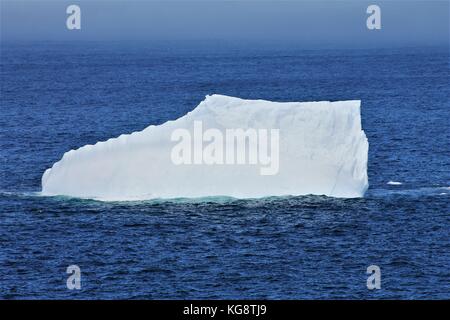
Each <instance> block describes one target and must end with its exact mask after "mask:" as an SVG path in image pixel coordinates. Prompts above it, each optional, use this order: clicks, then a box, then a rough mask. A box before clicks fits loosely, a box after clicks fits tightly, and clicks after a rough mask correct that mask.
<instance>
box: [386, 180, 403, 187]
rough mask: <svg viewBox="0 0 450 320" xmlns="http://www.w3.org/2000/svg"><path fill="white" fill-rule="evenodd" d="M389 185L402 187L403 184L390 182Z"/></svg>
mask: <svg viewBox="0 0 450 320" xmlns="http://www.w3.org/2000/svg"><path fill="white" fill-rule="evenodd" d="M387 184H389V185H391V186H400V185H402V184H403V183H401V182H398V181H389V182H388V183H387Z"/></svg>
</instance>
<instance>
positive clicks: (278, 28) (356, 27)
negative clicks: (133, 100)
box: [0, 0, 450, 47]
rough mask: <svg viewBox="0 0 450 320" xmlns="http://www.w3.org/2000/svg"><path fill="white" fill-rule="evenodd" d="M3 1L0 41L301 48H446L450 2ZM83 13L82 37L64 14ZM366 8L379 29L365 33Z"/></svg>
mask: <svg viewBox="0 0 450 320" xmlns="http://www.w3.org/2000/svg"><path fill="white" fill-rule="evenodd" d="M0 2H1V40H2V41H16V40H37V41H39V40H108V41H109V40H136V41H147V40H193V39H201V40H204V39H208V40H210V39H213V40H227V41H234V40H237V41H253V42H270V41H279V42H282V43H285V44H292V45H301V46H305V47H315V46H331V47H346V46H351V47H367V46H369V47H390V46H410V45H448V43H449V28H450V27H449V1H300V0H299V1H257V0H245V1H244V0H241V1H214V0H209V1H190V0H185V1H143V0H141V1H119V0H114V1H107V0H103V1H95V0H89V1H75V0H73V1H58V0H54V1H40V0H28V1H17V0H14V1H10V0H0ZM70 4H77V5H79V6H80V8H81V30H76V31H73V30H72V31H69V30H67V28H66V19H67V16H68V15H67V14H66V8H67V6H68V5H70ZM370 4H377V5H379V6H380V8H381V24H382V29H381V30H374V31H369V30H368V29H367V27H366V19H367V17H368V14H367V13H366V9H367V7H368V5H370Z"/></svg>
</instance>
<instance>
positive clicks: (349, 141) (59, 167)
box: [42, 95, 368, 201]
mask: <svg viewBox="0 0 450 320" xmlns="http://www.w3.org/2000/svg"><path fill="white" fill-rule="evenodd" d="M195 121H201V122H202V125H203V127H204V129H205V130H208V129H218V130H219V131H221V132H225V131H226V130H227V129H230V128H240V129H244V130H245V129H255V130H279V145H278V148H279V150H278V154H277V155H278V158H279V159H278V160H279V163H278V166H279V167H278V170H277V171H276V174H271V175H263V174H260V169H261V168H260V166H259V165H255V164H251V163H246V164H235V165H226V164H205V163H203V164H176V163H174V162H173V161H172V158H171V155H172V152H173V148H174V146H175V145H176V143H175V142H174V141H173V140H172V139H171V137H172V134H173V132H174V131H175V130H177V129H186V130H192V128H193V126H194V122H195ZM367 158H368V141H367V138H366V135H365V134H364V131H362V129H361V116H360V101H356V100H355V101H338V102H328V101H322V102H270V101H264V100H244V99H239V98H234V97H227V96H222V95H212V96H207V97H206V99H205V100H204V101H202V102H201V103H200V104H199V105H198V106H197V107H196V108H195V109H194V110H193V111H191V112H189V113H188V114H186V115H185V116H183V117H181V118H179V119H177V120H175V121H168V122H166V123H164V124H162V125H159V126H153V125H151V126H149V127H147V128H146V129H144V130H142V131H140V132H134V133H132V134H129V135H121V136H119V137H118V138H113V139H109V140H108V141H104V142H98V143H96V144H95V145H86V146H84V147H81V148H79V149H77V150H71V151H69V152H67V153H65V154H64V156H63V157H62V159H61V160H60V161H58V162H56V163H55V164H54V165H53V166H52V168H50V169H47V170H46V171H45V173H44V175H43V176H42V194H43V195H67V196H73V197H80V198H94V199H99V200H106V201H108V200H111V201H121V200H147V199H155V198H180V197H187V198H194V197H208V196H231V197H236V198H255V197H265V196H283V195H306V194H314V195H326V196H332V197H344V198H350V197H362V196H363V195H364V192H365V191H366V190H367V188H368V179H367Z"/></svg>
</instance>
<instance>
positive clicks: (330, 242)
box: [0, 43, 450, 299]
mask: <svg viewBox="0 0 450 320" xmlns="http://www.w3.org/2000/svg"><path fill="white" fill-rule="evenodd" d="M449 76H450V71H449V52H448V50H446V49H445V48H444V49H440V48H407V49H395V50H393V49H391V50H389V49H384V50H340V51H336V50H334V51H333V50H316V51H307V50H300V49H278V50H275V49H270V48H260V49H255V48H254V49H252V48H246V47H244V46H226V45H222V46H219V45H217V44H214V45H212V46H209V47H208V46H206V45H203V46H200V47H199V48H194V47H191V48H187V47H182V46H175V45H173V44H172V45H164V44H158V45H157V44H147V45H132V44H127V45H124V44H105V43H103V44H99V43H75V44H72V43H68V44H63V43H34V44H31V43H28V44H12V43H10V44H2V47H1V99H0V102H1V105H0V111H1V117H0V169H1V170H0V298H6V299H12V298H14V299H20V298H107V299H111V298H149V299H172V298H181V299H184V298H190V299H197V298H206V299H207V298H273V299H280V298H284V299H303V298H319V299H326V298H356V299H372V298H401V299H411V298H419V299H423V298H433V299H436V298H447V299H448V298H450V235H449V233H450V198H449V197H450V189H449V187H450V157H449V156H450V143H449V141H450V127H449V124H450V103H449V97H450V85H449ZM212 93H220V94H226V95H231V96H238V97H242V98H249V99H250V98H255V99H267V100H275V101H311V100H348V99H361V100H362V121H363V129H364V130H365V132H366V134H367V137H368V140H369V145H370V150H369V183H370V188H369V190H368V192H367V194H366V196H365V197H364V198H362V199H333V198H327V197H318V196H305V197H290V198H268V199H259V200H233V199H225V198H224V199H209V200H205V199H203V200H195V201H192V200H191V201H189V200H177V201H171V202H168V201H149V202H130V203H118V202H116V203H105V202H96V201H88V200H78V199H69V198H62V197H41V196H39V195H38V194H37V192H39V191H40V178H41V175H42V173H43V172H44V170H45V169H46V168H48V167H50V166H51V165H52V164H53V163H54V162H56V161H58V160H59V159H60V158H61V156H62V155H63V153H64V152H66V151H68V150H70V149H74V148H78V147H80V146H83V145H85V144H92V143H95V142H97V141H100V140H106V139H108V138H110V137H115V136H118V135H120V134H122V133H129V132H132V131H137V130H142V129H143V128H145V127H146V126H148V125H149V124H160V123H162V122H165V121H167V120H170V119H176V118H178V117H180V116H182V115H184V114H185V113H186V112H188V111H190V110H192V109H193V108H195V106H196V105H197V104H198V103H199V102H200V101H201V100H203V98H204V96H205V95H207V94H212ZM390 180H392V181H399V182H402V183H403V184H402V185H398V186H393V185H388V184H387V182H388V181H390ZM217 183H220V181H217ZM236 183H239V182H238V181H237V182H236ZM72 264H76V265H78V266H80V268H81V272H82V278H81V283H82V289H81V290H79V291H76V290H75V291H70V290H68V289H67V288H66V279H67V276H68V275H67V274H66V268H67V266H69V265H72ZM372 264H375V265H378V266H379V267H380V268H381V277H382V284H381V289H380V290H375V291H370V290H368V289H367V287H366V279H367V277H368V275H367V274H366V268H367V267H368V266H369V265H372Z"/></svg>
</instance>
